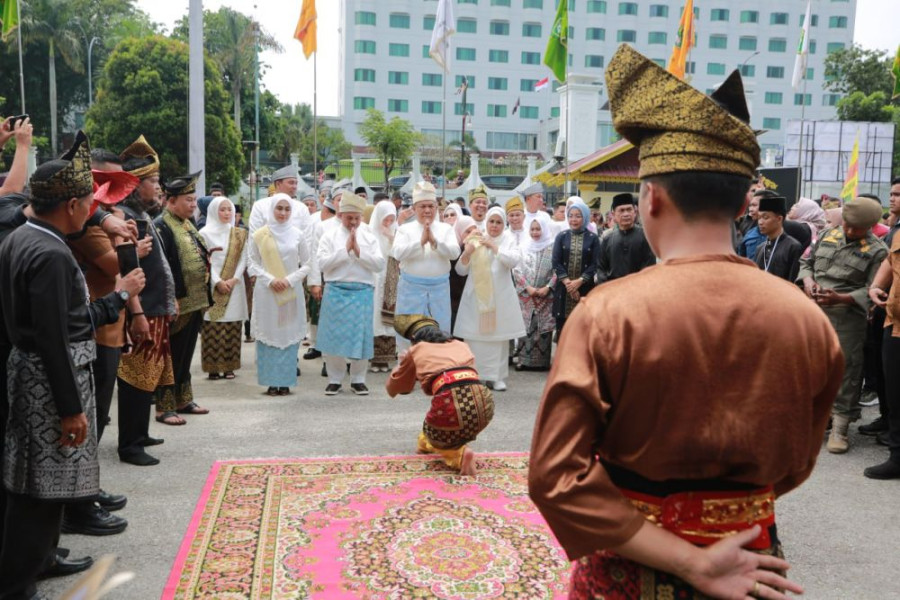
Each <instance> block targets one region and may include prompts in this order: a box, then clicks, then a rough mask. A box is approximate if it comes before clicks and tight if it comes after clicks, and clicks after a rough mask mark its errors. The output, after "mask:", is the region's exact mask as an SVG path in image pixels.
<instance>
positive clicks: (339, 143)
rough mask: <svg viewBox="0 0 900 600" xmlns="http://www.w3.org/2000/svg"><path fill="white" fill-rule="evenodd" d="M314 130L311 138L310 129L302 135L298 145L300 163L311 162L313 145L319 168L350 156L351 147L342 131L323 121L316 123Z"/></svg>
mask: <svg viewBox="0 0 900 600" xmlns="http://www.w3.org/2000/svg"><path fill="white" fill-rule="evenodd" d="M316 131H317V136H316V138H313V133H312V131H310V132H309V133H307V134H306V135H305V136H303V141H302V143H301V146H300V162H301V163H306V164H313V146H315V149H316V152H315V154H316V162H317V163H318V165H319V168H320V169H324V168H325V167H326V166H327V165H328V164H330V163H334V162H337V161H339V160H341V159H344V158H350V153H351V150H352V149H353V147H352V146H351V145H350V142H348V141H347V139H346V138H345V137H344V132H343V131H341V130H340V129H332V128H331V127H329V126H328V125H326V124H325V122H324V121H319V122H318V123H317V124H316Z"/></svg>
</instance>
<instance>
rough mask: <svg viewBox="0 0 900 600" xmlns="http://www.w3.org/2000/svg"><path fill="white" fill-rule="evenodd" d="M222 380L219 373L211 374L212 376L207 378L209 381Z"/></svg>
mask: <svg viewBox="0 0 900 600" xmlns="http://www.w3.org/2000/svg"><path fill="white" fill-rule="evenodd" d="M221 378H222V376H221V375H219V374H218V373H210V374H209V375H208V376H207V379H209V380H210V381H218V380H219V379H221Z"/></svg>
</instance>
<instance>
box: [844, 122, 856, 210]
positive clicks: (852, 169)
mask: <svg viewBox="0 0 900 600" xmlns="http://www.w3.org/2000/svg"><path fill="white" fill-rule="evenodd" d="M857 191H859V131H857V132H856V141H855V142H853V152H851V153H850V165H849V166H848V167H847V179H846V181H845V182H844V189H842V190H841V199H842V200H843V201H844V202H846V201H848V200H853V199H854V198H856V193H857Z"/></svg>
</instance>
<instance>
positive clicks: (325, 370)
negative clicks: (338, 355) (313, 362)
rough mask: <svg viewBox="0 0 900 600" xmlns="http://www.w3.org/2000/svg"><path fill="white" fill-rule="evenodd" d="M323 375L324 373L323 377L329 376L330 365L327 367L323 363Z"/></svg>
mask: <svg viewBox="0 0 900 600" xmlns="http://www.w3.org/2000/svg"><path fill="white" fill-rule="evenodd" d="M321 375H322V377H328V367H326V366H325V365H322V373H321Z"/></svg>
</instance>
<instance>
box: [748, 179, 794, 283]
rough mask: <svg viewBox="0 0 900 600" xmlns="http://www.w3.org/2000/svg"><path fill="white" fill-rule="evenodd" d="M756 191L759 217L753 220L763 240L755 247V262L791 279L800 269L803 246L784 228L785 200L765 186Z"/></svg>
mask: <svg viewBox="0 0 900 600" xmlns="http://www.w3.org/2000/svg"><path fill="white" fill-rule="evenodd" d="M756 195H757V197H759V211H758V213H759V217H758V218H757V221H756V223H757V227H759V232H760V233H761V234H763V235H764V236H765V238H766V241H765V243H763V244H760V245H759V247H758V248H757V249H756V257H755V262H756V264H757V265H759V268H760V269H762V270H763V271H766V272H767V273H771V274H772V275H775V276H777V277H781V278H782V279H787V280H788V281H794V280H795V279H797V273H798V272H799V271H800V255H801V254H803V247H802V246H801V245H800V242H798V241H797V240H795V239H794V238H792V237H791V236H789V235H788V234H787V233H785V231H784V219H785V217H787V206H786V204H787V201H786V200H785V198H784V197H782V196H779V195H778V194H776V193H775V192H770V191H768V190H763V191H760V192H757V193H756Z"/></svg>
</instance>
